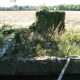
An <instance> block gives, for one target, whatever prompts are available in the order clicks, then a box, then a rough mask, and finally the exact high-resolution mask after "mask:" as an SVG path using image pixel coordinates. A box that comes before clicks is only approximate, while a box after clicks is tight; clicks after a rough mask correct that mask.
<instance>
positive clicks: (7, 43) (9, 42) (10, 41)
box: [0, 36, 16, 57]
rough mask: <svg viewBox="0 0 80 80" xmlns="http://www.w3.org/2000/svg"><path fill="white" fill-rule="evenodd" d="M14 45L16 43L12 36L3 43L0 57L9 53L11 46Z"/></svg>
mask: <svg viewBox="0 0 80 80" xmlns="http://www.w3.org/2000/svg"><path fill="white" fill-rule="evenodd" d="M15 43H16V41H15V39H14V36H13V37H12V38H9V39H8V40H7V41H5V42H4V46H3V47H2V48H1V49H0V57H3V55H4V54H5V53H7V51H9V49H10V47H11V46H15Z"/></svg>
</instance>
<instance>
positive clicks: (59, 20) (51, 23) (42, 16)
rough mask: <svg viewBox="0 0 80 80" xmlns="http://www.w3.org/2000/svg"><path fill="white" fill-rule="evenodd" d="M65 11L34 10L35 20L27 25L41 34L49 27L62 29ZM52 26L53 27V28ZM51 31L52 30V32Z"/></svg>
mask: <svg viewBox="0 0 80 80" xmlns="http://www.w3.org/2000/svg"><path fill="white" fill-rule="evenodd" d="M64 21H65V12H62V11H53V12H49V11H45V10H44V11H39V12H36V21H35V22H34V23H33V24H32V25H31V26H30V27H29V28H30V29H31V30H32V31H36V32H38V33H39V34H41V35H46V33H48V31H49V29H51V30H53V31H54V30H56V28H58V30H57V31H58V32H60V31H62V30H64V27H65V23H64ZM53 28H54V29H53ZM53 31H52V32H53Z"/></svg>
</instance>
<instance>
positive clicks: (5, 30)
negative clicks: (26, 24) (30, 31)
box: [0, 24, 14, 48]
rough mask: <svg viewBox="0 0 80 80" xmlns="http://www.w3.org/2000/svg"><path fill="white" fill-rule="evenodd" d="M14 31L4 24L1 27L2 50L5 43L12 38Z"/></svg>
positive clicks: (0, 40)
mask: <svg viewBox="0 0 80 80" xmlns="http://www.w3.org/2000/svg"><path fill="white" fill-rule="evenodd" d="M13 32H14V29H12V26H11V25H9V24H3V25H2V26H0V48H1V47H2V46H3V45H4V42H5V41H6V40H8V39H9V38H12V33H13Z"/></svg>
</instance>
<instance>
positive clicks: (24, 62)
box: [0, 58, 80, 75]
mask: <svg viewBox="0 0 80 80" xmlns="http://www.w3.org/2000/svg"><path fill="white" fill-rule="evenodd" d="M66 61H67V58H64V59H62V58H57V59H56V58H53V59H51V58H46V59H39V58H18V59H17V60H8V61H6V60H0V75H3V74H4V75H16V74H22V75H25V74H26V75H30V74H31V75H32V74H36V75H37V74H57V73H58V74H59V73H60V72H61V70H62V69H63V67H64V65H65V63H66ZM65 73H80V59H71V61H70V63H69V65H68V67H67V69H66V71H65Z"/></svg>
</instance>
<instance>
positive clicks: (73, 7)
mask: <svg viewBox="0 0 80 80" xmlns="http://www.w3.org/2000/svg"><path fill="white" fill-rule="evenodd" d="M37 7H38V6H29V5H27V6H17V5H14V6H12V7H0V10H1V11H17V10H19V11H23V10H24V11H26V10H37ZM49 9H50V10H55V9H56V10H71V11H80V4H79V5H72V4H70V5H66V4H61V5H55V6H54V5H53V6H49Z"/></svg>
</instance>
